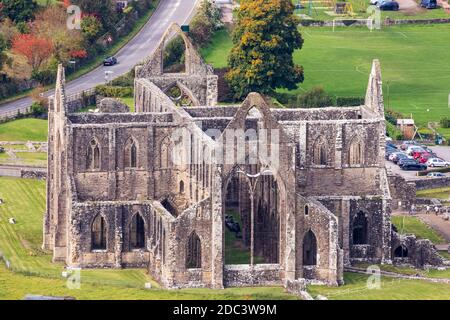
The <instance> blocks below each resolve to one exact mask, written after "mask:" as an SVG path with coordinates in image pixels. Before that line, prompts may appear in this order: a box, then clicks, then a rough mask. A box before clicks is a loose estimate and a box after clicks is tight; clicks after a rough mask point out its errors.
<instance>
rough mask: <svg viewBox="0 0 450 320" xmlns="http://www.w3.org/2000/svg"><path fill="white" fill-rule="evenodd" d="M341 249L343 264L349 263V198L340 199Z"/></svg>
mask: <svg viewBox="0 0 450 320" xmlns="http://www.w3.org/2000/svg"><path fill="white" fill-rule="evenodd" d="M341 217H342V219H341V223H342V237H343V241H342V249H343V250H344V265H350V232H351V230H350V199H348V198H343V199H342V215H341Z"/></svg>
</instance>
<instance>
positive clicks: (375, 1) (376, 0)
mask: <svg viewBox="0 0 450 320" xmlns="http://www.w3.org/2000/svg"><path fill="white" fill-rule="evenodd" d="M378 2H380V1H379V0H370V2H369V3H370V4H371V5H372V6H376V5H377V4H378Z"/></svg>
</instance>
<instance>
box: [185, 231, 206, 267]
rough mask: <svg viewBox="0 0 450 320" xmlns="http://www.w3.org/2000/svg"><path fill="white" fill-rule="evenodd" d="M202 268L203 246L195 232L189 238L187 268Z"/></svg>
mask: <svg viewBox="0 0 450 320" xmlns="http://www.w3.org/2000/svg"><path fill="white" fill-rule="evenodd" d="M201 267H202V246H201V242H200V238H199V236H198V235H197V234H196V233H195V231H193V232H192V233H191V235H190V236H189V239H188V242H187V246H186V268H187V269H194V268H201Z"/></svg>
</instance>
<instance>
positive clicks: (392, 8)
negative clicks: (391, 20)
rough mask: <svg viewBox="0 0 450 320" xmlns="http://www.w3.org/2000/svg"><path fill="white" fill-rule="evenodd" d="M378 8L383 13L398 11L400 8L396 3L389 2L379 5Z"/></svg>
mask: <svg viewBox="0 0 450 320" xmlns="http://www.w3.org/2000/svg"><path fill="white" fill-rule="evenodd" d="M378 8H380V10H382V11H398V10H399V9H400V6H399V5H398V2H396V1H387V2H384V3H382V4H379V5H378Z"/></svg>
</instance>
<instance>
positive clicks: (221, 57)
mask: <svg viewBox="0 0 450 320" xmlns="http://www.w3.org/2000/svg"><path fill="white" fill-rule="evenodd" d="M300 31H301V33H302V36H303V38H304V40H305V42H304V45H303V49H302V50H299V51H296V52H295V53H294V60H295V62H296V63H298V64H300V65H303V67H304V69H305V81H304V83H303V84H301V86H300V87H299V88H298V89H297V90H294V91H291V92H290V93H292V94H300V93H302V92H304V91H305V90H308V89H310V88H312V87H315V86H318V85H321V86H323V87H324V88H325V90H326V91H327V92H329V93H330V94H333V95H336V96H364V95H365V90H366V86H367V81H368V77H369V72H370V68H371V63H372V60H373V59H375V58H378V59H379V60H380V61H381V67H382V73H383V89H384V98H385V99H384V100H385V106H386V107H390V108H392V109H394V110H396V111H399V112H402V113H403V114H404V115H405V116H409V115H410V114H412V115H413V117H414V119H415V120H416V122H417V123H418V124H419V125H422V126H426V123H427V122H428V121H438V120H439V119H440V118H441V117H444V116H450V108H449V107H448V95H449V93H450V86H449V85H450V65H449V64H448V63H446V61H447V60H448V52H449V51H450V25H449V24H442V25H414V26H413V25H405V26H393V27H389V28H387V27H383V28H382V29H381V30H374V31H373V32H369V30H368V29H367V28H364V27H346V28H345V27H342V28H337V29H336V32H332V30H331V28H327V27H323V28H317V27H302V28H300ZM231 47H232V42H231V39H230V36H229V35H228V34H227V31H225V30H222V31H219V32H217V33H216V35H215V36H214V38H213V40H212V42H211V44H210V45H209V46H208V47H206V48H205V49H203V50H202V51H201V53H202V55H203V57H204V58H205V60H206V61H207V62H208V63H210V64H212V65H213V66H214V67H224V66H226V60H227V56H228V53H229V51H230V49H231ZM438 131H440V132H442V133H443V134H444V135H446V136H447V137H450V130H447V129H445V130H444V129H438Z"/></svg>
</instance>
